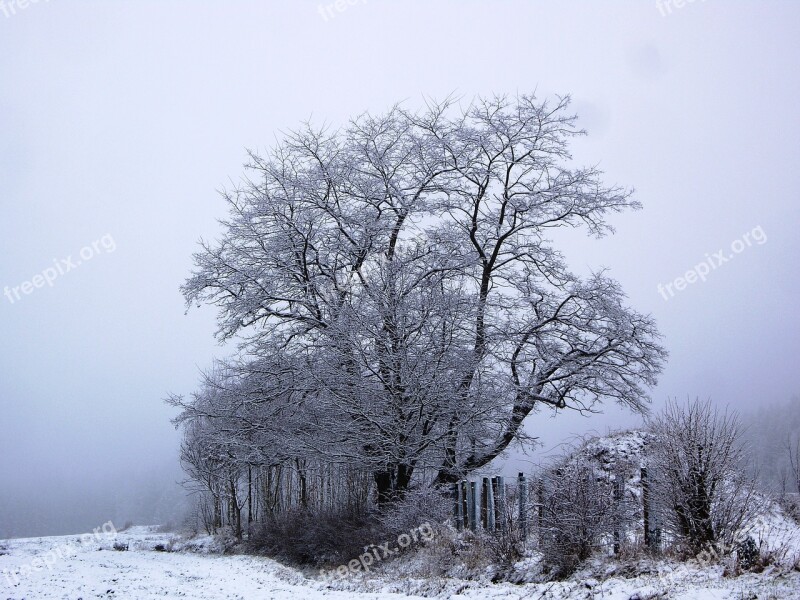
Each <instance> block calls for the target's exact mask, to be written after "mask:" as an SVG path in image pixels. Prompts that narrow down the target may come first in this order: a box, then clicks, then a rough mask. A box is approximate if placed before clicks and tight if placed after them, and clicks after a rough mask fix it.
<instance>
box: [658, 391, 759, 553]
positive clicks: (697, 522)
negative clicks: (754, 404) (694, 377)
mask: <svg viewBox="0 0 800 600" xmlns="http://www.w3.org/2000/svg"><path fill="white" fill-rule="evenodd" d="M650 427H651V431H652V432H653V433H654V434H655V440H654V443H653V444H652V446H651V452H650V456H649V464H650V470H651V473H652V474H651V479H652V487H653V490H652V491H653V504H654V506H653V510H654V512H657V514H658V515H659V516H660V517H661V521H662V525H663V526H664V528H665V530H666V532H667V533H668V534H669V535H670V537H673V538H675V539H676V540H678V542H679V543H681V544H683V545H684V546H685V548H686V550H687V551H688V552H689V553H690V554H697V553H700V552H702V551H704V550H709V549H713V550H715V551H720V550H722V549H724V548H731V547H733V545H734V543H735V542H736V536H737V533H739V532H740V531H741V529H742V528H743V527H744V526H745V525H746V524H747V522H748V521H749V520H750V519H752V518H753V517H754V516H755V515H756V514H757V497H756V484H755V479H754V478H753V477H752V476H750V475H749V474H748V472H747V468H746V457H747V455H746V452H745V448H744V446H743V445H742V444H741V443H740V435H741V424H740V421H739V418H738V415H737V414H736V413H728V412H727V411H725V412H721V411H720V410H719V409H718V408H716V407H714V406H713V405H712V404H711V402H710V401H699V400H695V401H693V402H689V403H687V404H686V405H679V404H677V403H676V402H669V403H668V404H667V407H666V408H665V409H664V411H663V412H662V413H661V414H659V415H657V416H656V417H655V418H653V419H652V420H651V423H650Z"/></svg>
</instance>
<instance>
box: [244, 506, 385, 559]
mask: <svg viewBox="0 0 800 600" xmlns="http://www.w3.org/2000/svg"><path fill="white" fill-rule="evenodd" d="M385 538H386V534H385V532H384V530H383V528H382V526H381V525H380V522H379V521H378V520H377V519H376V518H375V517H374V516H371V515H366V514H363V513H359V512H352V513H347V514H346V513H344V512H341V511H335V512H334V511H310V510H299V509H298V510H293V511H287V512H286V513H283V514H281V515H280V516H276V517H274V518H272V519H270V520H268V521H266V522H264V523H262V524H260V525H259V526H258V527H257V528H255V529H254V530H253V532H252V533H251V534H250V538H249V539H248V541H247V543H246V545H245V547H246V549H247V550H249V551H250V552H255V553H258V554H264V555H266V556H270V557H273V558H277V559H280V560H284V561H288V562H290V563H292V564H296V565H311V566H326V565H339V564H343V563H347V562H348V561H349V560H351V559H352V558H355V557H357V556H358V555H360V554H361V553H362V552H363V551H364V547H365V546H369V545H370V544H374V543H378V542H381V541H383V540H384V539H385Z"/></svg>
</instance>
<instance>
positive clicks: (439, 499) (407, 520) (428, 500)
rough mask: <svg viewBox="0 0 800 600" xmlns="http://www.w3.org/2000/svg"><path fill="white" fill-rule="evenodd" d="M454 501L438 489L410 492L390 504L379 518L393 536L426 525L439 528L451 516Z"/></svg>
mask: <svg viewBox="0 0 800 600" xmlns="http://www.w3.org/2000/svg"><path fill="white" fill-rule="evenodd" d="M451 504H452V501H451V500H450V499H449V497H448V495H447V494H446V493H445V492H443V491H441V490H440V489H437V488H431V487H428V486H425V487H421V488H416V489H413V490H410V491H409V492H407V493H406V494H405V496H404V497H403V499H402V500H397V501H395V502H392V503H390V504H389V505H388V506H386V507H385V508H384V511H383V512H382V513H381V514H380V516H379V517H378V520H379V521H380V523H381V525H382V526H383V528H384V530H385V531H386V532H387V533H388V534H389V535H391V536H397V535H400V534H402V533H407V532H408V531H411V530H414V529H416V528H417V527H419V526H420V525H422V524H424V523H428V524H430V525H431V526H434V527H435V526H437V525H438V524H441V523H444V522H445V521H446V520H447V519H448V518H449V517H450V515H451V508H450V507H451Z"/></svg>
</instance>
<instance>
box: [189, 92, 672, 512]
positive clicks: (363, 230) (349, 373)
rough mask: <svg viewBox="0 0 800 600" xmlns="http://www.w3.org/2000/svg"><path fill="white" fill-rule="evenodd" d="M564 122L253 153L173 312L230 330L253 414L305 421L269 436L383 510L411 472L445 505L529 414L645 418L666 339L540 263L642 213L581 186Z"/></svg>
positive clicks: (539, 112)
mask: <svg viewBox="0 0 800 600" xmlns="http://www.w3.org/2000/svg"><path fill="white" fill-rule="evenodd" d="M568 105H569V99H568V98H556V99H555V100H553V101H539V100H537V99H536V98H535V97H534V96H521V97H516V98H507V97H492V98H488V99H478V100H476V101H474V102H473V103H471V104H470V105H469V107H467V108H466V109H463V110H462V109H460V108H459V107H458V106H457V104H456V103H455V102H454V101H450V100H448V101H445V102H443V103H430V104H428V105H427V106H426V108H425V109H424V110H422V111H418V112H411V111H408V110H406V109H404V108H402V107H394V108H393V109H392V110H390V111H388V112H387V113H386V114H383V115H380V116H373V115H370V114H365V115H362V116H360V117H358V118H355V119H353V120H352V121H351V122H350V123H349V125H348V126H346V127H344V128H342V129H340V130H335V131H331V130H328V129H324V128H323V129H315V128H313V127H312V126H310V125H306V126H304V127H303V128H301V129H300V130H298V131H295V132H293V133H291V134H289V135H287V136H286V138H285V139H284V140H283V141H282V142H280V143H279V144H277V145H276V146H275V147H274V148H272V149H271V150H270V151H269V152H268V153H266V154H258V153H255V152H251V154H250V157H251V160H250V161H249V164H248V165H247V171H248V175H247V177H246V178H245V180H244V183H242V184H241V185H239V186H237V187H235V188H234V189H232V190H230V191H227V192H225V193H224V198H225V200H226V202H227V204H228V207H229V216H228V218H227V219H226V220H224V221H223V222H222V224H223V234H222V237H221V239H219V240H218V241H217V242H215V243H203V244H202V250H201V251H200V252H199V253H197V254H196V255H195V262H196V268H195V270H194V272H193V274H192V275H191V277H190V278H189V279H188V280H187V282H186V283H185V284H184V286H183V288H182V290H183V293H184V294H185V297H186V299H187V302H188V303H189V304H190V305H191V304H202V303H204V302H205V303H210V304H212V305H215V306H216V307H217V308H218V310H219V332H218V335H219V337H220V339H221V340H227V339H229V338H232V337H234V336H240V337H243V338H245V339H246V340H247V346H246V347H247V351H248V353H249V355H250V356H251V357H252V359H251V362H250V363H249V364H250V365H253V369H252V371H253V373H254V374H249V375H247V376H243V379H242V381H240V382H239V383H237V386H239V389H240V391H241V390H245V392H246V393H245V392H242V393H241V394H240V396H241V398H242V402H244V403H247V402H257V403H259V406H267V405H269V406H270V407H272V408H270V410H273V411H274V410H276V409H275V408H274V407H275V406H283V407H293V408H292V410H291V411H289V412H287V414H291V415H292V423H293V425H292V426H291V427H285V426H282V425H280V426H279V425H278V424H277V423H278V420H276V419H275V418H266V419H265V420H264V422H262V423H260V426H261V427H263V429H264V430H265V431H266V430H270V431H272V433H271V434H270V435H278V433H280V434H281V435H282V436H283V437H284V438H285V440H286V441H285V445H286V447H291V448H293V449H295V450H296V451H297V452H307V453H312V452H318V453H319V454H320V455H321V456H328V457H330V459H331V460H345V461H354V462H356V463H358V464H360V465H362V466H363V467H364V468H366V469H369V470H370V471H371V472H372V473H373V475H374V480H375V483H376V485H377V489H378V494H379V499H380V500H388V499H391V498H393V497H396V496H397V495H398V494H401V493H402V492H403V491H404V490H405V489H407V487H408V485H409V483H410V481H411V478H412V476H413V475H414V473H415V472H419V471H420V470H423V471H425V472H427V473H432V474H433V475H434V477H433V479H434V480H435V481H436V482H438V483H444V482H449V481H454V480H455V479H457V478H459V477H461V476H463V475H464V474H466V473H468V472H470V471H473V470H475V469H477V468H480V467H482V466H484V465H486V464H487V463H489V462H490V461H491V460H492V459H494V458H495V457H497V456H498V455H499V454H501V453H502V452H503V451H504V450H505V449H506V448H507V447H508V446H509V445H510V444H511V443H512V442H514V441H524V440H525V431H524V428H523V423H524V422H525V420H526V418H527V417H528V416H529V415H530V414H531V413H532V412H535V411H536V410H537V409H538V407H551V408H553V409H555V410H561V409H578V410H587V409H591V408H592V407H594V406H595V404H596V403H598V402H602V401H604V400H607V401H616V402H618V403H621V404H623V405H625V406H627V407H630V408H631V409H633V410H637V411H641V410H644V408H645V406H646V402H647V388H648V387H649V386H652V385H653V384H655V382H656V378H657V376H658V374H659V372H660V370H661V367H662V363H663V361H664V359H665V356H666V354H665V351H664V350H663V348H662V347H661V346H660V344H659V334H658V331H657V329H656V326H655V324H654V322H653V320H652V319H651V318H650V317H649V316H647V315H643V314H640V313H638V312H636V311H635V310H633V309H631V308H629V307H627V306H626V304H625V296H624V293H623V292H622V290H621V289H620V286H619V285H618V284H617V283H616V282H615V281H614V280H612V279H611V278H609V277H608V276H607V275H606V274H605V272H598V273H596V274H594V275H592V276H590V277H588V278H579V277H577V276H575V275H573V274H572V273H571V272H570V271H569V270H568V268H567V266H566V265H565V263H564V260H563V257H562V255H561V254H560V253H559V252H558V251H557V250H556V249H554V248H553V247H552V244H551V242H550V241H549V232H551V231H552V230H553V229H556V228H559V227H583V228H585V230H586V231H587V233H588V234H590V235H594V236H603V235H605V234H606V233H609V232H611V231H612V228H611V226H610V224H609V223H608V220H607V219H608V217H609V216H610V215H611V214H612V213H616V212H620V211H623V210H627V209H632V208H637V207H638V203H637V202H636V201H634V200H633V199H632V197H631V192H630V191H629V190H627V189H624V188H621V187H616V186H606V185H604V184H603V182H602V181H601V173H600V172H599V171H598V170H597V169H596V168H593V167H588V168H586V167H575V166H572V165H571V162H572V160H571V156H570V154H569V149H568V145H569V142H570V140H572V138H574V137H575V136H577V135H580V134H582V132H581V131H579V130H578V129H577V127H576V120H575V117H574V116H573V115H571V113H570V112H569V109H568ZM255 365H260V366H258V367H256V366H255ZM268 365H271V366H268ZM246 370H247V369H245V371H246ZM243 382H246V383H243ZM277 388H280V389H279V390H278V389H277ZM247 390H249V391H247ZM259 390H261V391H259ZM298 415H302V417H303V418H302V419H299V418H298ZM251 420H252V419H251ZM301 421H302V423H303V424H302V425H301V424H299V423H300V422H301ZM278 427H279V428H280V431H277V430H276V428H278ZM251 433H252V432H251Z"/></svg>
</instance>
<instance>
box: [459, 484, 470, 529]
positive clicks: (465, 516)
mask: <svg viewBox="0 0 800 600" xmlns="http://www.w3.org/2000/svg"><path fill="white" fill-rule="evenodd" d="M458 489H459V490H460V493H461V523H462V526H463V528H464V529H466V528H467V527H469V504H468V502H467V496H468V495H469V484H468V483H467V480H466V479H462V480H461V481H459V482H458Z"/></svg>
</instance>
